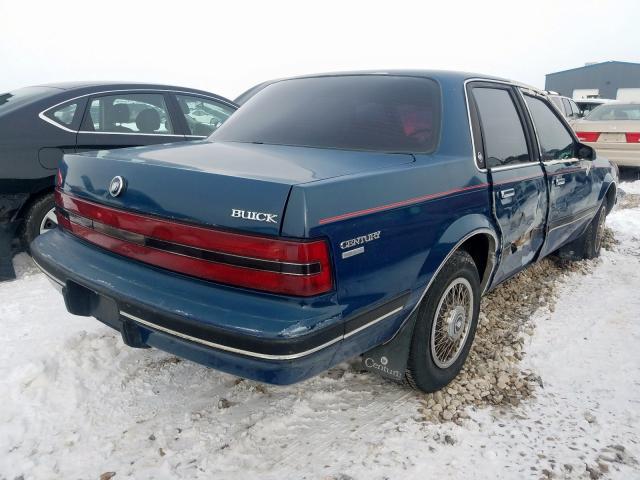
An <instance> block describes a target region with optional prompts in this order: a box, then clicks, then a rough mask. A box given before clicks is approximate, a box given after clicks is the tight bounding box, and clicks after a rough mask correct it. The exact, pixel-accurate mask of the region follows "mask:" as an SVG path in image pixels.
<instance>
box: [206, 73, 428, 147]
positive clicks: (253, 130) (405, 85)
mask: <svg viewBox="0 0 640 480" xmlns="http://www.w3.org/2000/svg"><path fill="white" fill-rule="evenodd" d="M439 133H440V89H439V87H438V85H437V84H436V82H434V81H433V80H430V79H426V78H414V77H400V76H383V75H350V76H349V75H347V76H337V77H315V78H303V79H292V80H285V81H281V82H277V83H274V84H272V85H269V86H267V87H266V88H265V89H264V90H262V91H260V92H258V93H257V94H256V95H255V96H254V97H252V98H251V99H250V100H248V101H247V103H246V104H245V105H243V106H242V108H240V109H239V110H238V111H237V112H236V113H235V114H233V115H232V116H231V117H230V118H229V120H228V121H227V122H225V123H224V124H223V125H222V126H221V127H220V128H219V129H218V130H217V131H216V132H214V133H213V135H212V136H211V137H210V139H211V140H215V141H228V142H243V143H266V144H274V145H296V146H307V147H321V148H338V149H345V150H372V151H379V152H416V153H418V152H420V153H422V152H424V153H427V152H431V151H433V150H434V149H435V147H436V144H437V141H438V137H439Z"/></svg>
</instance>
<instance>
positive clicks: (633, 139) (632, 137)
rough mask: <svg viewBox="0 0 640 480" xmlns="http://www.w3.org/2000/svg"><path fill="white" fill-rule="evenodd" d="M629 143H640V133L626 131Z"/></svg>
mask: <svg viewBox="0 0 640 480" xmlns="http://www.w3.org/2000/svg"><path fill="white" fill-rule="evenodd" d="M625 135H626V136H627V143H640V133H637V132H636V133H626V134H625Z"/></svg>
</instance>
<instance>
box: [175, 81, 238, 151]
mask: <svg viewBox="0 0 640 480" xmlns="http://www.w3.org/2000/svg"><path fill="white" fill-rule="evenodd" d="M172 97H173V99H175V102H176V107H177V112H178V116H179V117H180V119H179V120H178V121H180V122H182V128H183V129H184V131H185V132H186V136H187V138H188V139H193V140H197V139H203V138H206V137H208V136H209V135H211V134H212V133H213V132H214V131H215V130H216V129H217V128H218V127H219V126H220V125H222V124H223V123H224V122H225V121H226V120H227V118H229V117H230V116H231V114H232V113H233V112H235V111H236V109H237V107H236V106H235V105H233V104H232V103H227V102H224V101H222V100H216V99H213V98H210V97H205V96H203V95H197V94H188V93H178V92H176V93H174V94H172Z"/></svg>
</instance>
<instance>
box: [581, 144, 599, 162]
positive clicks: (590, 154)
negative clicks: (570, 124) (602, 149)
mask: <svg viewBox="0 0 640 480" xmlns="http://www.w3.org/2000/svg"><path fill="white" fill-rule="evenodd" d="M578 158H579V159H580V160H595V159H596V151H595V150H594V149H593V148H591V147H590V146H588V145H585V144H584V143H578Z"/></svg>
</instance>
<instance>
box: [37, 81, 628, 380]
mask: <svg viewBox="0 0 640 480" xmlns="http://www.w3.org/2000/svg"><path fill="white" fill-rule="evenodd" d="M616 183H617V175H616V172H615V170H614V169H613V168H612V166H611V164H610V163H609V162H608V161H607V160H606V159H604V158H597V157H596V154H595V152H594V150H593V149H591V148H590V147H588V146H586V145H584V144H582V143H580V142H579V141H578V139H577V138H576V137H575V135H574V134H573V132H572V130H571V128H569V125H568V124H567V123H566V121H565V120H564V119H563V118H562V117H561V116H560V114H559V112H558V111H557V110H556V109H555V108H554V107H553V106H552V105H551V103H550V102H549V99H548V98H547V97H546V96H545V94H544V92H541V91H538V90H536V89H534V88H531V87H527V86H525V85H521V84H519V83H516V82H510V81H507V80H503V79H497V78H492V77H488V76H484V75H472V74H465V73H454V72H436V71H388V72H356V73H344V74H330V75H314V76H306V77H299V78H293V79H286V80H279V81H275V82H271V83H269V84H267V85H266V86H264V88H261V89H260V90H259V91H257V92H256V93H255V94H253V95H252V96H250V98H248V99H247V100H246V102H244V103H243V105H242V106H241V108H240V109H239V110H238V111H237V112H236V113H235V114H234V115H233V116H232V117H230V118H229V120H228V121H227V122H226V123H224V124H223V125H222V126H221V127H220V128H219V129H218V130H216V131H215V132H214V133H213V135H211V136H210V137H209V138H208V139H206V140H204V141H199V142H191V143H189V144H182V145H180V144H176V145H165V146H153V147H141V148H130V149H122V150H117V151H98V152H93V153H84V154H69V155H65V157H64V160H63V162H62V164H61V167H60V169H59V172H58V178H57V185H56V205H57V206H56V214H57V218H58V222H59V225H60V227H61V228H59V229H57V230H55V231H51V232H49V233H46V234H45V235H42V236H40V237H38V238H37V239H36V240H35V241H34V242H33V243H32V246H31V250H32V252H33V257H34V260H35V261H36V262H37V264H38V265H39V266H40V268H41V269H42V270H43V271H44V272H45V273H46V274H47V275H48V276H49V277H50V279H51V280H52V282H53V283H54V284H55V285H56V286H57V287H58V288H59V289H60V290H61V291H62V294H63V295H64V299H65V304H66V306H67V309H68V310H69V311H70V312H71V313H73V314H76V315H84V316H93V317H96V318H97V319H98V320H100V321H101V322H103V323H105V324H107V325H109V326H110V327H112V328H114V329H116V330H118V331H119V332H121V334H122V339H123V341H124V342H125V343H126V344H127V345H129V346H132V347H149V346H151V347H156V348H160V349H162V350H166V351H168V352H172V353H174V354H176V355H179V356H182V357H185V358H188V359H191V360H194V361H196V362H199V363H202V364H204V365H207V366H210V367H213V368H216V369H220V370H223V371H225V372H229V373H232V374H235V375H239V376H242V377H247V378H251V379H256V380H259V381H263V382H268V383H274V384H289V383H293V382H297V381H300V380H303V379H306V378H309V377H311V376H313V375H315V374H317V373H319V372H322V371H323V370H326V369H328V368H330V367H331V366H333V365H335V364H337V363H339V362H341V361H343V360H345V359H349V358H351V357H355V356H358V355H362V357H363V361H364V365H365V366H366V367H367V368H369V369H371V370H373V371H376V372H378V373H380V374H381V375H383V376H385V377H388V378H391V379H395V380H398V381H405V382H407V383H408V384H409V385H411V386H413V387H414V388H417V389H420V390H423V391H434V390H437V389H440V388H442V387H443V386H445V385H446V384H447V383H449V382H450V381H451V380H452V379H453V378H454V377H455V376H456V374H457V373H458V372H459V371H460V369H461V368H462V366H463V363H464V362H465V359H466V357H467V354H468V352H469V349H470V347H471V344H472V342H473V338H474V334H475V330H476V325H477V322H478V313H479V308H480V297H481V296H482V295H483V294H484V293H485V292H486V291H488V290H489V289H492V288H495V287H497V286H498V285H499V284H500V283H501V282H504V281H505V280H506V279H508V278H509V277H511V276H513V275H514V274H516V273H517V272H519V271H521V270H522V269H524V268H526V267H527V266H528V265H530V264H531V263H533V262H535V261H537V260H539V259H541V258H543V257H545V256H547V255H549V254H551V253H559V254H560V255H563V256H565V257H570V258H576V259H579V258H593V257H596V256H597V255H598V254H599V252H600V248H601V242H602V236H603V231H604V223H605V219H606V215H607V213H608V212H609V211H610V210H611V208H612V207H613V205H614V203H615V199H616V189H617V187H616Z"/></svg>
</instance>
